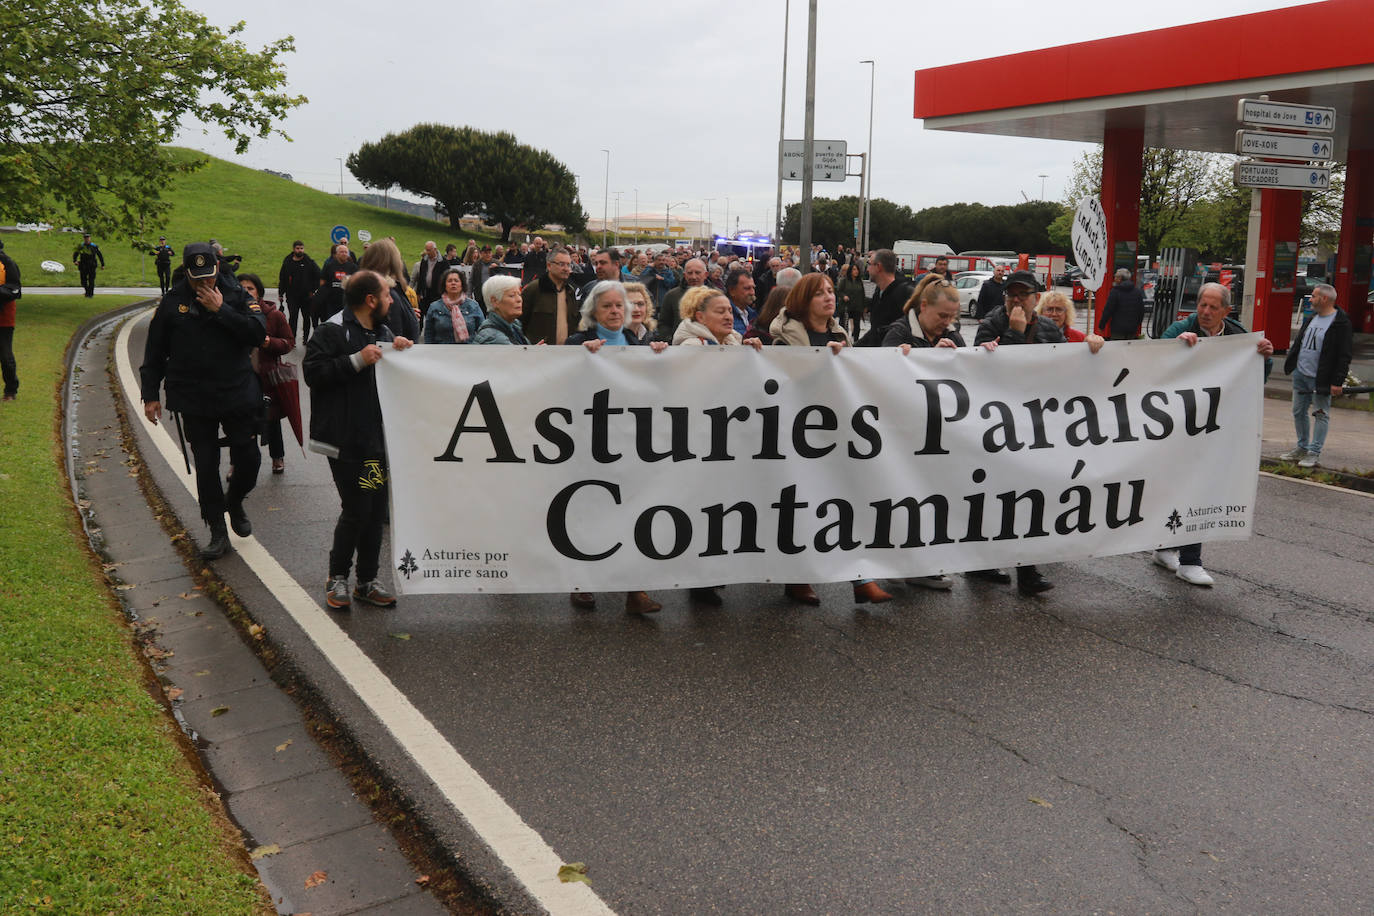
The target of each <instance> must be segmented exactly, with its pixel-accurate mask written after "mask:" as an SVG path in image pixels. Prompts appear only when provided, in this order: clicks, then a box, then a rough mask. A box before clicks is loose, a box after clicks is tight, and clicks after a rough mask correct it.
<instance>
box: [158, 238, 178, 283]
mask: <svg viewBox="0 0 1374 916" xmlns="http://www.w3.org/2000/svg"><path fill="white" fill-rule="evenodd" d="M174 254H176V252H175V251H173V250H172V246H171V245H168V244H167V236H165V235H159V236H158V237H157V247H156V248H154V249H153V265H154V266H155V267H157V285H158V286H160V287H162V295H164V296H165V295H167V290H169V289H171V288H172V255H174Z"/></svg>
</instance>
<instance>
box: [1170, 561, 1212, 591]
mask: <svg viewBox="0 0 1374 916" xmlns="http://www.w3.org/2000/svg"><path fill="white" fill-rule="evenodd" d="M1174 575H1176V576H1178V577H1179V578H1180V579H1182V580H1183V581H1184V582H1187V583H1188V584H1189V585H1201V586H1203V587H1205V588H1210V587H1211V585H1212V581H1213V580H1212V577H1211V576H1209V575H1208V574H1207V570H1205V569H1203V568H1202V567H1201V566H1180V567H1179V568H1178V572H1176V573H1174Z"/></svg>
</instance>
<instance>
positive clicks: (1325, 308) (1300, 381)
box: [1279, 283, 1355, 468]
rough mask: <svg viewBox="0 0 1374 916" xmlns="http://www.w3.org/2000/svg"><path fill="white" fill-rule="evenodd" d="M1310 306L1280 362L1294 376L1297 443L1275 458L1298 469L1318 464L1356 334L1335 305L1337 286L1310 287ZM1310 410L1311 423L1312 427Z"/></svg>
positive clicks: (1343, 383) (1294, 416)
mask: <svg viewBox="0 0 1374 916" xmlns="http://www.w3.org/2000/svg"><path fill="white" fill-rule="evenodd" d="M1312 309H1313V311H1312V314H1310V315H1308V316H1307V317H1306V318H1304V319H1303V322H1302V327H1301V328H1300V329H1299V330H1298V336H1297V341H1296V343H1295V344H1294V345H1293V346H1291V347H1289V348H1288V357H1287V358H1286V359H1285V360H1284V361H1283V371H1285V372H1287V373H1288V374H1289V375H1291V376H1292V377H1293V427H1294V429H1295V431H1296V432H1297V434H1298V444H1297V446H1296V447H1295V448H1293V449H1291V450H1289V451H1287V452H1284V453H1283V454H1282V455H1280V456H1279V457H1280V458H1282V459H1284V460H1285V461H1297V462H1298V467H1300V468H1315V467H1316V466H1317V465H1318V464H1319V463H1320V459H1321V454H1322V446H1323V445H1324V444H1325V443H1326V430H1327V427H1328V425H1329V424H1330V414H1331V399H1332V398H1333V397H1336V396H1338V395H1339V394H1340V393H1341V392H1342V391H1344V390H1345V375H1346V373H1347V372H1349V371H1350V358H1351V355H1352V345H1353V342H1354V332H1355V326H1354V325H1353V324H1351V322H1350V316H1349V315H1347V314H1346V313H1345V310H1344V309H1339V308H1337V307H1336V289H1335V287H1333V286H1329V285H1327V284H1325V283H1323V284H1321V285H1320V286H1318V287H1316V288H1315V289H1313V290H1312ZM1309 408H1310V409H1311V411H1312V417H1311V419H1312V421H1313V422H1312V424H1311V429H1310V430H1309V428H1308V416H1307V411H1308V409H1309Z"/></svg>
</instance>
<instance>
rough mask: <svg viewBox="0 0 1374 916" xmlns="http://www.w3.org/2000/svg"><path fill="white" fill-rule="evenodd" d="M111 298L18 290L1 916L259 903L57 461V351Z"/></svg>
mask: <svg viewBox="0 0 1374 916" xmlns="http://www.w3.org/2000/svg"><path fill="white" fill-rule="evenodd" d="M120 304H123V303H122V302H119V301H115V300H114V299H113V297H97V298H96V299H85V298H83V297H81V296H57V297H45V298H44V299H42V300H41V302H40V303H35V304H29V303H28V300H23V301H21V303H20V309H19V323H18V329H17V331H16V333H15V350H16V355H17V357H18V360H19V377H20V381H21V383H22V387H21V389H20V392H19V399H18V400H16V401H12V402H6V403H3V404H0V455H3V456H4V458H5V460H4V462H3V463H0V507H3V509H0V913H5V914H8V913H43V912H51V913H63V914H68V913H75V914H88V913H89V914H95V913H128V914H135V913H136V914H140V916H141V914H164V913H165V914H169V916H170V914H186V913H216V914H219V913H225V914H231V913H245V914H247V913H253V914H257V913H264V912H270V907H269V906H268V904H267V902H266V897H265V895H264V893H263V891H262V889H261V887H260V886H259V885H258V882H257V879H256V876H254V875H252V874H251V873H250V872H249V871H248V870H247V868H246V866H244V865H243V864H242V852H241V850H239V849H238V848H237V845H236V844H237V841H238V838H237V836H236V833H235V832H231V831H232V828H231V827H229V826H228V824H227V822H226V821H224V820H223V819H222V817H221V815H220V814H219V813H218V810H217V808H216V807H215V806H214V805H213V804H211V802H213V800H212V799H209V798H207V796H206V794H205V793H206V790H205V789H204V788H203V787H202V786H201V785H200V784H199V782H198V780H197V777H196V775H195V773H194V772H193V771H192V769H191V767H190V765H189V763H188V762H187V761H186V759H185V758H184V757H183V756H182V753H181V750H180V748H179V746H178V744H177V741H176V737H177V736H176V726H175V724H174V723H173V722H172V720H171V719H170V718H169V717H168V715H167V714H166V713H165V712H164V711H163V710H162V709H161V708H160V707H159V705H158V703H157V702H156V701H155V700H154V699H153V698H152V696H150V695H149V693H148V691H147V690H146V689H145V686H144V684H145V681H144V677H145V669H144V668H143V666H142V663H141V661H140V660H139V658H138V657H137V656H136V654H135V649H134V644H133V639H132V635H131V633H130V629H129V627H128V625H127V623H126V621H125V619H124V617H123V615H122V614H121V613H120V612H119V610H118V609H117V607H116V606H115V604H114V602H113V601H112V599H111V597H110V595H109V592H108V590H107V586H106V584H105V582H104V580H103V579H102V577H101V574H100V570H99V567H98V564H97V563H96V562H95V561H94V559H93V557H92V556H91V555H90V554H89V553H88V551H87V550H85V549H84V548H83V542H82V540H81V534H80V527H79V524H78V523H77V520H76V516H75V511H74V509H73V506H72V503H71V495H70V490H69V488H68V485H67V480H66V477H65V473H64V471H63V469H62V467H61V462H60V460H59V457H58V455H59V451H58V446H57V444H56V443H57V438H58V436H57V426H56V416H57V403H58V393H59V392H58V388H59V384H60V380H61V376H62V355H63V350H64V349H65V347H66V345H67V341H68V340H69V338H70V337H71V335H72V332H73V330H74V329H75V328H76V327H77V326H78V325H79V324H80V323H81V322H82V321H83V320H85V319H86V318H87V317H89V316H90V315H93V314H96V313H99V312H103V311H107V310H109V309H110V308H113V307H115V306H117V305H120Z"/></svg>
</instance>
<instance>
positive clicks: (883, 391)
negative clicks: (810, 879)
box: [377, 335, 1262, 593]
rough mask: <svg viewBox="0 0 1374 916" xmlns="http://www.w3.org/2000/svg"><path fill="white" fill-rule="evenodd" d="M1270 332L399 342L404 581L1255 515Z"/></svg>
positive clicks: (996, 554)
mask: <svg viewBox="0 0 1374 916" xmlns="http://www.w3.org/2000/svg"><path fill="white" fill-rule="evenodd" d="M1256 339H1257V338H1256V336H1255V335H1237V336H1233V337H1222V338H1213V339H1207V340H1203V341H1201V342H1200V343H1198V344H1197V346H1195V347H1191V348H1190V347H1188V346H1187V345H1185V344H1184V343H1183V342H1181V341H1148V342H1130V343H1126V342H1112V343H1108V344H1107V345H1106V346H1105V347H1103V349H1102V351H1101V352H1100V353H1098V354H1096V355H1093V354H1091V353H1089V351H1088V348H1087V347H1086V346H1083V345H1080V344H1058V345H1042V346H1033V347H1002V348H999V349H998V350H996V351H995V352H991V353H989V352H987V351H985V350H982V349H975V348H962V349H954V350H945V349H940V350H917V351H913V352H912V353H911V355H910V356H905V357H904V356H902V355H901V353H900V352H899V351H897V350H895V349H886V348H883V349H859V350H856V349H846V350H844V351H842V352H841V353H839V354H831V353H830V352H829V351H823V350H814V349H812V348H801V347H786V348H784V347H770V348H765V349H764V351H763V352H755V351H753V350H752V349H750V348H747V347H700V348H698V347H673V348H670V349H669V350H668V351H666V352H664V353H661V354H659V353H653V352H652V351H651V350H650V349H649V348H648V347H603V348H602V349H601V351H600V352H598V353H595V354H592V353H588V352H587V351H586V350H585V349H584V348H582V347H528V348H522V347H480V346H477V347H474V346H469V347H415V348H412V349H410V350H406V351H404V352H397V351H393V350H391V349H389V348H388V349H386V351H385V356H384V357H383V359H382V361H381V362H380V363H379V364H378V365H377V383H378V392H379V394H380V397H381V403H382V414H383V416H384V417H385V418H386V440H387V453H388V456H389V461H390V479H391V499H392V531H391V541H392V545H393V546H392V550H393V557H392V562H393V568H394V569H395V570H396V573H395V575H394V581H395V583H396V585H397V586H398V588H399V590H400V591H402V592H406V593H443V592H557V591H568V590H570V589H573V588H585V589H594V590H628V589H641V588H684V587H688V586H693V585H720V584H726V583H735V582H829V581H841V580H847V579H855V578H860V577H874V578H878V577H905V576H915V575H929V574H933V573H938V572H952V571H958V570H967V569H980V568H988V567H998V566H1010V565H1014V564H1018V563H1036V562H1046V561H1052V560H1063V559H1072V558H1082V557H1090V556H1103V555H1110V554H1117V553H1124V552H1128V551H1135V550H1142V549H1146V548H1152V547H1159V546H1163V545H1169V546H1173V545H1180V544H1186V543H1192V542H1197V541H1207V540H1216V539H1223V538H1243V537H1246V536H1248V535H1249V532H1250V527H1251V524H1252V518H1253V515H1252V513H1253V506H1254V499H1255V490H1256V475H1255V474H1254V473H1248V472H1247V473H1236V469H1245V468H1250V469H1253V468H1255V467H1257V466H1258V460H1259V419H1260V405H1261V401H1260V394H1261V371H1262V368H1261V367H1262V360H1261V359H1260V358H1259V356H1258V355H1257V354H1256V353H1255V341H1256ZM417 391H423V392H424V393H425V394H424V397H421V398H417V397H415V393H416V392H417Z"/></svg>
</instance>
